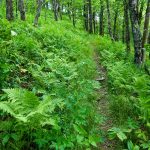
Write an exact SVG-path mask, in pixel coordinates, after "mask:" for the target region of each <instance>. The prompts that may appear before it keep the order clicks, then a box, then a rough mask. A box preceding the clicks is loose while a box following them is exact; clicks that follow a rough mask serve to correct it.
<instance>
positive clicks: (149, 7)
mask: <svg viewBox="0 0 150 150" xmlns="http://www.w3.org/2000/svg"><path fill="white" fill-rule="evenodd" d="M149 20H150V0H148V2H147V9H146V14H145V22H144V31H143V38H142V60H143V61H144V58H145V57H144V55H145V49H144V45H145V43H146V42H147V40H148V36H149V30H148V29H149Z"/></svg>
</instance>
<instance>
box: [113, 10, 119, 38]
mask: <svg viewBox="0 0 150 150" xmlns="http://www.w3.org/2000/svg"><path fill="white" fill-rule="evenodd" d="M117 18H118V8H117V9H116V11H115V17H114V31H113V38H114V40H117V33H116V29H117Z"/></svg>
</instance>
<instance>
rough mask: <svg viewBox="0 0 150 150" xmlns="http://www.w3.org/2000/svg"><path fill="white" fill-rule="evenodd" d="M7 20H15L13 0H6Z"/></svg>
mask: <svg viewBox="0 0 150 150" xmlns="http://www.w3.org/2000/svg"><path fill="white" fill-rule="evenodd" d="M6 18H7V20H9V21H12V20H13V19H14V14H13V1H12V0H6Z"/></svg>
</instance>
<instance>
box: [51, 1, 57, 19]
mask: <svg viewBox="0 0 150 150" xmlns="http://www.w3.org/2000/svg"><path fill="white" fill-rule="evenodd" d="M52 2H53V11H54V19H55V21H58V3H57V0H53V1H52Z"/></svg>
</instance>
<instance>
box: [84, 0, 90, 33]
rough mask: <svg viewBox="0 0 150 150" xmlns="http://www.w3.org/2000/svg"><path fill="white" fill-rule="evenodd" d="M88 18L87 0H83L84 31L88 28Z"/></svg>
mask: <svg viewBox="0 0 150 150" xmlns="http://www.w3.org/2000/svg"><path fill="white" fill-rule="evenodd" d="M88 20H89V18H88V3H87V0H85V1H84V26H85V30H86V31H88V30H89V25H88V24H89V22H88Z"/></svg>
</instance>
